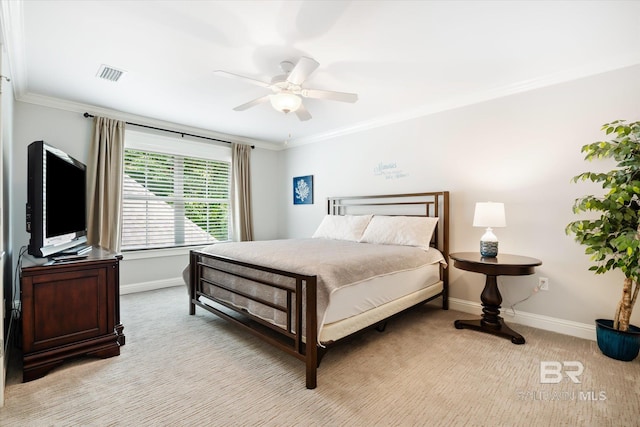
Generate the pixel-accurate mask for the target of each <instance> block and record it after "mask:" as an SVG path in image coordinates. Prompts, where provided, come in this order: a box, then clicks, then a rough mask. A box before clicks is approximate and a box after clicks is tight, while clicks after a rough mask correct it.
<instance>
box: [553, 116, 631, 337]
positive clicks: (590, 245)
mask: <svg viewBox="0 0 640 427" xmlns="http://www.w3.org/2000/svg"><path fill="white" fill-rule="evenodd" d="M602 130H603V131H605V132H606V135H608V136H609V138H612V139H611V140H609V141H599V142H594V143H592V144H587V145H585V146H583V147H582V153H585V160H588V161H591V160H595V159H607V158H612V159H614V160H615V161H616V162H617V164H616V167H615V168H614V169H612V170H611V171H609V172H607V173H594V172H584V173H581V174H580V175H577V176H575V177H573V179H572V181H573V182H578V181H592V182H595V183H601V184H602V188H603V189H605V190H606V191H605V194H604V196H594V195H590V196H585V197H582V198H579V199H576V201H575V203H574V205H573V212H574V213H575V214H580V213H583V212H596V213H599V214H600V215H599V218H597V219H584V220H578V221H573V222H571V223H569V225H567V228H566V232H567V234H570V233H573V234H574V235H575V240H576V241H577V242H578V243H580V244H582V245H585V246H586V249H585V253H586V254H588V255H590V256H591V260H592V261H594V265H592V266H591V267H590V268H589V270H591V271H595V273H596V274H602V273H606V272H607V271H610V270H614V269H619V270H620V271H622V273H624V276H625V279H624V282H623V286H622V298H621V300H620V302H619V303H618V307H617V309H616V313H615V316H614V319H613V327H614V328H615V329H618V330H621V331H627V330H628V329H629V321H630V318H631V313H632V311H633V306H634V304H635V302H636V300H637V298H638V289H639V285H638V282H639V280H640V224H639V222H638V220H639V219H640V122H633V123H626V122H625V121H624V120H616V121H614V122H611V123H607V124H605V125H603V126H602Z"/></svg>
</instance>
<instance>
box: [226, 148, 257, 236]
mask: <svg viewBox="0 0 640 427" xmlns="http://www.w3.org/2000/svg"><path fill="white" fill-rule="evenodd" d="M250 164H251V146H249V145H245V144H235V143H234V144H231V168H232V171H233V175H232V178H231V215H232V230H233V240H235V241H246V240H253V215H252V213H251V167H250Z"/></svg>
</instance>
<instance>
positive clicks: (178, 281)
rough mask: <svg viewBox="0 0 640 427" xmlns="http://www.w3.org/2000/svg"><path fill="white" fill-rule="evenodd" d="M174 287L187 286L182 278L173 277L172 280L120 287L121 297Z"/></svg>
mask: <svg viewBox="0 0 640 427" xmlns="http://www.w3.org/2000/svg"><path fill="white" fill-rule="evenodd" d="M173 286H186V285H185V284H184V280H183V279H182V277H172V278H170V279H163V280H153V281H151V282H141V283H132V284H130V285H120V295H126V294H133V293H136V292H145V291H153V290H154V289H162V288H170V287H173Z"/></svg>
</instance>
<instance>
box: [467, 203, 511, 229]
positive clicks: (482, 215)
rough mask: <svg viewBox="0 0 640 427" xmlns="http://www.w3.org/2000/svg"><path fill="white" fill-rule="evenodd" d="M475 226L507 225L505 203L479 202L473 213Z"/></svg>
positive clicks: (492, 226)
mask: <svg viewBox="0 0 640 427" xmlns="http://www.w3.org/2000/svg"><path fill="white" fill-rule="evenodd" d="M473 226H474V227H491V228H494V227H506V226H507V220H506V218H505V215H504V203H493V202H478V203H476V211H475V213H474V215H473Z"/></svg>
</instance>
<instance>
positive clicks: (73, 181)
mask: <svg viewBox="0 0 640 427" xmlns="http://www.w3.org/2000/svg"><path fill="white" fill-rule="evenodd" d="M27 169H28V182H27V232H29V233H31V236H30V239H29V247H28V252H29V253H30V254H31V255H33V256H36V257H48V256H51V255H54V254H57V253H60V252H64V251H68V250H71V249H72V248H74V247H77V246H79V245H83V244H84V243H86V241H87V237H86V236H87V219H86V216H87V213H86V205H87V196H86V167H85V165H84V164H82V163H80V162H79V161H77V160H76V159H74V158H73V157H71V156H69V155H68V154H67V153H65V152H64V151H62V150H59V149H57V148H55V147H52V146H51V145H49V144H47V143H45V142H44V141H35V142H33V143H31V144H29V148H28V165H27Z"/></svg>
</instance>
